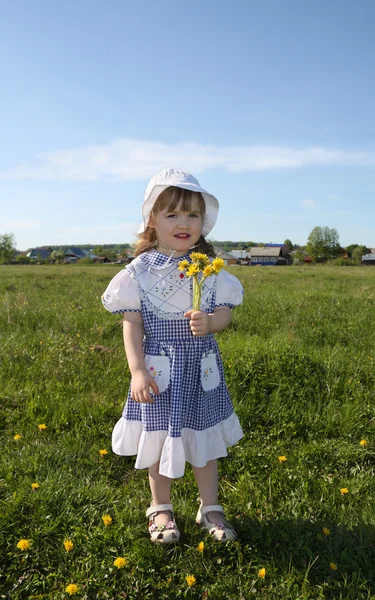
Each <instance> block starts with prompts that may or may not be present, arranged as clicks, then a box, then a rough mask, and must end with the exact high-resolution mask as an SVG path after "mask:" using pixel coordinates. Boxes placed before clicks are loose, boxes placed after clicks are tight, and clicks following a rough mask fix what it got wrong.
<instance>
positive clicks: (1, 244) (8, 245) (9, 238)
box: [0, 233, 16, 264]
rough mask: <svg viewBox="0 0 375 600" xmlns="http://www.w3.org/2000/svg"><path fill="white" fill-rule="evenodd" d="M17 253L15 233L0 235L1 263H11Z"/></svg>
mask: <svg viewBox="0 0 375 600" xmlns="http://www.w3.org/2000/svg"><path fill="white" fill-rule="evenodd" d="M15 251H16V239H15V237H14V234H13V233H4V234H3V235H0V263H3V264H4V263H7V262H10V261H11V259H12V258H13V256H14V253H15Z"/></svg>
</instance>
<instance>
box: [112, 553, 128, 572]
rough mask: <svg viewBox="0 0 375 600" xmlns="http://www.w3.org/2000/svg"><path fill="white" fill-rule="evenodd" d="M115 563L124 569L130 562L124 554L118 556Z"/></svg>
mask: <svg viewBox="0 0 375 600" xmlns="http://www.w3.org/2000/svg"><path fill="white" fill-rule="evenodd" d="M113 564H114V566H115V567H117V568H118V569H122V568H123V567H125V566H126V565H127V564H128V561H127V559H126V558H124V557H123V556H119V557H118V558H116V560H114V561H113Z"/></svg>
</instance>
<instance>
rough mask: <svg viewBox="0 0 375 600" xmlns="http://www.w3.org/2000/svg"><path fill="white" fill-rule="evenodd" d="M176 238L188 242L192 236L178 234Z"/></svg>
mask: <svg viewBox="0 0 375 600" xmlns="http://www.w3.org/2000/svg"><path fill="white" fill-rule="evenodd" d="M174 237H175V238H177V239H179V240H187V239H188V238H189V237H190V235H189V234H188V233H176V235H175V236H174Z"/></svg>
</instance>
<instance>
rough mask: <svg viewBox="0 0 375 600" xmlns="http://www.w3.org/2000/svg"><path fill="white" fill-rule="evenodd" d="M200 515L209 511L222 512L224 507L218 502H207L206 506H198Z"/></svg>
mask: <svg viewBox="0 0 375 600" xmlns="http://www.w3.org/2000/svg"><path fill="white" fill-rule="evenodd" d="M199 510H200V513H201V516H202V517H204V516H205V515H206V514H207V513H209V512H221V513H224V509H223V507H222V506H220V504H208V505H207V506H201V507H200V509H199Z"/></svg>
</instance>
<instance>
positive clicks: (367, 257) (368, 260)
mask: <svg viewBox="0 0 375 600" xmlns="http://www.w3.org/2000/svg"><path fill="white" fill-rule="evenodd" d="M361 265H375V254H364V255H363V256H362V261H361Z"/></svg>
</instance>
